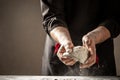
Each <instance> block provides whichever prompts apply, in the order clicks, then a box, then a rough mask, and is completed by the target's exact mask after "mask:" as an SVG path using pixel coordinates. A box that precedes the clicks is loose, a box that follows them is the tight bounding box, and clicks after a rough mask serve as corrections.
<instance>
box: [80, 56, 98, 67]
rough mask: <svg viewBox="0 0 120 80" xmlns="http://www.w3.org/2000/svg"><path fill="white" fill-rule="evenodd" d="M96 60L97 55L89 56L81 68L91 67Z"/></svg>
mask: <svg viewBox="0 0 120 80" xmlns="http://www.w3.org/2000/svg"><path fill="white" fill-rule="evenodd" d="M95 62H96V57H95V55H93V56H91V57H90V58H88V60H87V61H86V62H85V64H82V65H80V68H89V67H91V66H92V65H93V64H95Z"/></svg>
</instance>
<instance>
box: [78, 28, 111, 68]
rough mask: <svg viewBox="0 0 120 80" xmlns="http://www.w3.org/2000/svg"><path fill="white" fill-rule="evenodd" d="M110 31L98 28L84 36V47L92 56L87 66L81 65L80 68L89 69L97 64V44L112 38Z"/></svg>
mask: <svg viewBox="0 0 120 80" xmlns="http://www.w3.org/2000/svg"><path fill="white" fill-rule="evenodd" d="M110 36H111V35H110V32H109V30H108V29H107V28H106V27H104V26H98V27H97V28H96V29H94V30H92V31H91V32H89V33H87V34H86V35H85V36H83V38H82V41H83V46H85V47H86V48H87V49H88V50H89V53H90V56H89V58H88V60H87V61H86V63H85V64H83V65H80V68H89V67H91V66H92V65H93V64H95V63H96V47H95V45H96V44H99V43H102V42H104V41H105V40H107V39H108V38H110Z"/></svg>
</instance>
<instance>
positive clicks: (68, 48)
mask: <svg viewBox="0 0 120 80" xmlns="http://www.w3.org/2000/svg"><path fill="white" fill-rule="evenodd" d="M72 49H73V43H72V42H71V41H68V42H65V43H64V44H62V45H61V46H60V48H59V50H58V52H57V56H58V58H59V60H60V61H62V62H63V63H64V64H65V65H68V66H72V65H74V64H75V63H76V61H75V60H74V59H72V58H71V57H68V56H63V53H65V52H68V53H71V52H72Z"/></svg>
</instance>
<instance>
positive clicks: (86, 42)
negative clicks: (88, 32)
mask: <svg viewBox="0 0 120 80" xmlns="http://www.w3.org/2000/svg"><path fill="white" fill-rule="evenodd" d="M82 42H83V46H85V47H87V48H88V46H89V45H90V44H91V42H90V39H89V37H88V36H84V37H83V39H82Z"/></svg>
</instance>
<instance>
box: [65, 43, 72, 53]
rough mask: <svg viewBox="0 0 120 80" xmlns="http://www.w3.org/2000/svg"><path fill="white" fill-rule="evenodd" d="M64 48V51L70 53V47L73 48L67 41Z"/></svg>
mask: <svg viewBox="0 0 120 80" xmlns="http://www.w3.org/2000/svg"><path fill="white" fill-rule="evenodd" d="M64 48H65V50H66V52H68V53H71V52H72V49H73V43H72V42H68V43H66V44H64Z"/></svg>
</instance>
